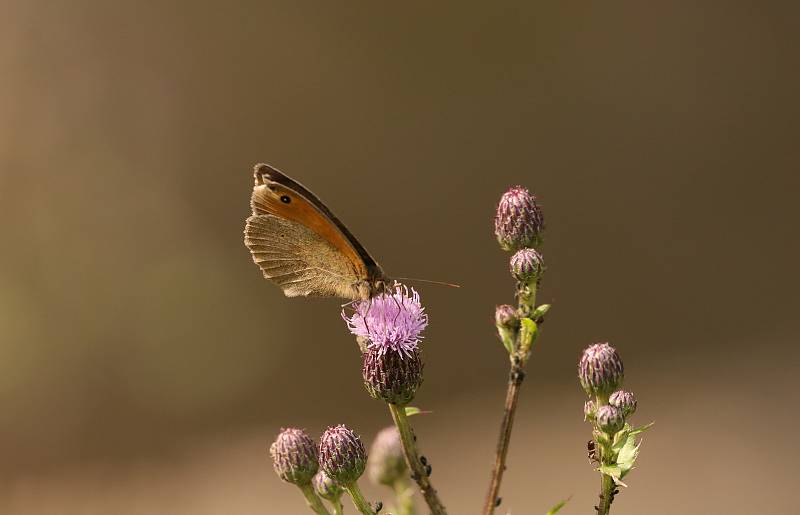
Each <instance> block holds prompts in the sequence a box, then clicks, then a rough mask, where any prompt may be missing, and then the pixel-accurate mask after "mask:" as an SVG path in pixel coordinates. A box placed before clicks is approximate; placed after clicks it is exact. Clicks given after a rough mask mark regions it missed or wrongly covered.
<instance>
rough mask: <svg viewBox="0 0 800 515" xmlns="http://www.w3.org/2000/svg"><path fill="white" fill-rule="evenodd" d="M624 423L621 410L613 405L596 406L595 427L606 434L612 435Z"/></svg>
mask: <svg viewBox="0 0 800 515" xmlns="http://www.w3.org/2000/svg"><path fill="white" fill-rule="evenodd" d="M624 425H625V417H624V416H623V415H622V410H620V409H618V408H615V407H614V406H609V405H608V404H606V405H605V406H600V407H599V408H597V427H598V428H599V429H600V430H601V431H603V432H605V433H606V434H610V435H613V434H614V433H616V432H617V431H619V430H620V429H622V427H623V426H624Z"/></svg>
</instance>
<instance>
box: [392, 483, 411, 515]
mask: <svg viewBox="0 0 800 515" xmlns="http://www.w3.org/2000/svg"><path fill="white" fill-rule="evenodd" d="M392 488H394V495H395V499H396V502H397V515H414V512H415V510H414V490H413V489H412V488H411V485H410V484H409V483H408V481H407V480H406V479H405V478H401V479H398V480H397V481H395V482H394V485H392Z"/></svg>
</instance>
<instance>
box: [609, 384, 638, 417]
mask: <svg viewBox="0 0 800 515" xmlns="http://www.w3.org/2000/svg"><path fill="white" fill-rule="evenodd" d="M608 403H609V404H611V405H612V406H614V407H615V408H619V409H621V410H622V415H623V416H625V417H628V415H633V414H634V413H635V412H636V396H635V395H633V393H632V392H628V391H625V390H618V391H616V392H614V393H612V394H611V396H610V397H609V398H608Z"/></svg>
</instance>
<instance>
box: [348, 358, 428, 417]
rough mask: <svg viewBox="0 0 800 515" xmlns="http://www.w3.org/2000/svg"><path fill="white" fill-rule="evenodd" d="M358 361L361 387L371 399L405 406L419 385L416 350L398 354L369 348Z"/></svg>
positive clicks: (419, 369)
mask: <svg viewBox="0 0 800 515" xmlns="http://www.w3.org/2000/svg"><path fill="white" fill-rule="evenodd" d="M362 360H363V362H362V366H361V374H362V377H363V378H364V387H365V388H366V389H367V392H369V394H370V395H371V396H372V397H374V398H375V399H381V400H383V401H385V402H388V403H389V404H396V405H398V406H405V405H406V404H408V403H409V402H411V400H412V399H413V398H414V394H415V393H416V392H417V388H419V386H420V385H421V384H422V359H421V357H420V351H419V349H417V348H413V349H411V350H408V351H405V353H402V352H400V351H397V350H394V349H386V350H384V349H382V348H380V347H377V346H370V347H367V351H366V352H365V353H364V354H363V355H362Z"/></svg>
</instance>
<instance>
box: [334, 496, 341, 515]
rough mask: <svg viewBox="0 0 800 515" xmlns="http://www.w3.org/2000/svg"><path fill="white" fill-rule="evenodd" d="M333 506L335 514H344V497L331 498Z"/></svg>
mask: <svg viewBox="0 0 800 515" xmlns="http://www.w3.org/2000/svg"><path fill="white" fill-rule="evenodd" d="M331 506H332V507H333V515H343V514H344V506H342V498H341V497H336V498H334V499H332V500H331Z"/></svg>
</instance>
